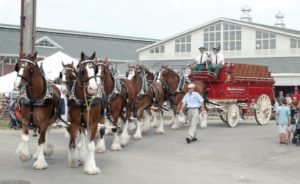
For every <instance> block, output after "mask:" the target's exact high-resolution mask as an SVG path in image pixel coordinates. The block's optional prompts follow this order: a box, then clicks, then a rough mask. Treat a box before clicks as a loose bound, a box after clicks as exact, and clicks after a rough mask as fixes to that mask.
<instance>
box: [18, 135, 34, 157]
mask: <svg viewBox="0 0 300 184" xmlns="http://www.w3.org/2000/svg"><path fill="white" fill-rule="evenodd" d="M28 142H29V135H25V134H22V141H21V143H20V144H19V146H18V148H17V154H18V155H19V158H20V160H21V161H23V162H26V161H28V160H30V159H31V157H32V156H31V153H30V150H29V146H28Z"/></svg>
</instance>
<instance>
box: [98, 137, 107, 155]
mask: <svg viewBox="0 0 300 184" xmlns="http://www.w3.org/2000/svg"><path fill="white" fill-rule="evenodd" d="M105 151H106V146H105V141H104V138H103V139H100V140H99V141H98V142H97V144H96V153H105Z"/></svg>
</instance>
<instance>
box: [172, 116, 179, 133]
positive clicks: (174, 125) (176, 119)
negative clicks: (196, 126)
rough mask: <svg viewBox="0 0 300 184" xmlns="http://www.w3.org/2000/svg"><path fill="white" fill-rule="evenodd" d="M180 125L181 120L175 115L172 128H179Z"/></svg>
mask: <svg viewBox="0 0 300 184" xmlns="http://www.w3.org/2000/svg"><path fill="white" fill-rule="evenodd" d="M179 126H180V125H179V120H178V118H177V116H175V118H174V124H173V125H172V126H171V129H173V130H178V129H179Z"/></svg>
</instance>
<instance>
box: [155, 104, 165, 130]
mask: <svg viewBox="0 0 300 184" xmlns="http://www.w3.org/2000/svg"><path fill="white" fill-rule="evenodd" d="M157 113H158V116H159V121H160V123H159V126H158V128H157V129H156V133H158V134H163V133H164V132H165V131H164V124H163V121H162V109H161V108H160V107H159V108H158V111H157Z"/></svg>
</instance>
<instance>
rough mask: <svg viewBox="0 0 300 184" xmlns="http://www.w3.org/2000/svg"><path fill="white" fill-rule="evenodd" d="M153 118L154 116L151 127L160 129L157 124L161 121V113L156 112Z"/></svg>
mask: <svg viewBox="0 0 300 184" xmlns="http://www.w3.org/2000/svg"><path fill="white" fill-rule="evenodd" d="M152 116H153V121H152V122H151V124H150V127H151V128H157V127H158V123H157V122H158V121H159V118H158V116H159V112H154V113H153V115H152Z"/></svg>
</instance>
